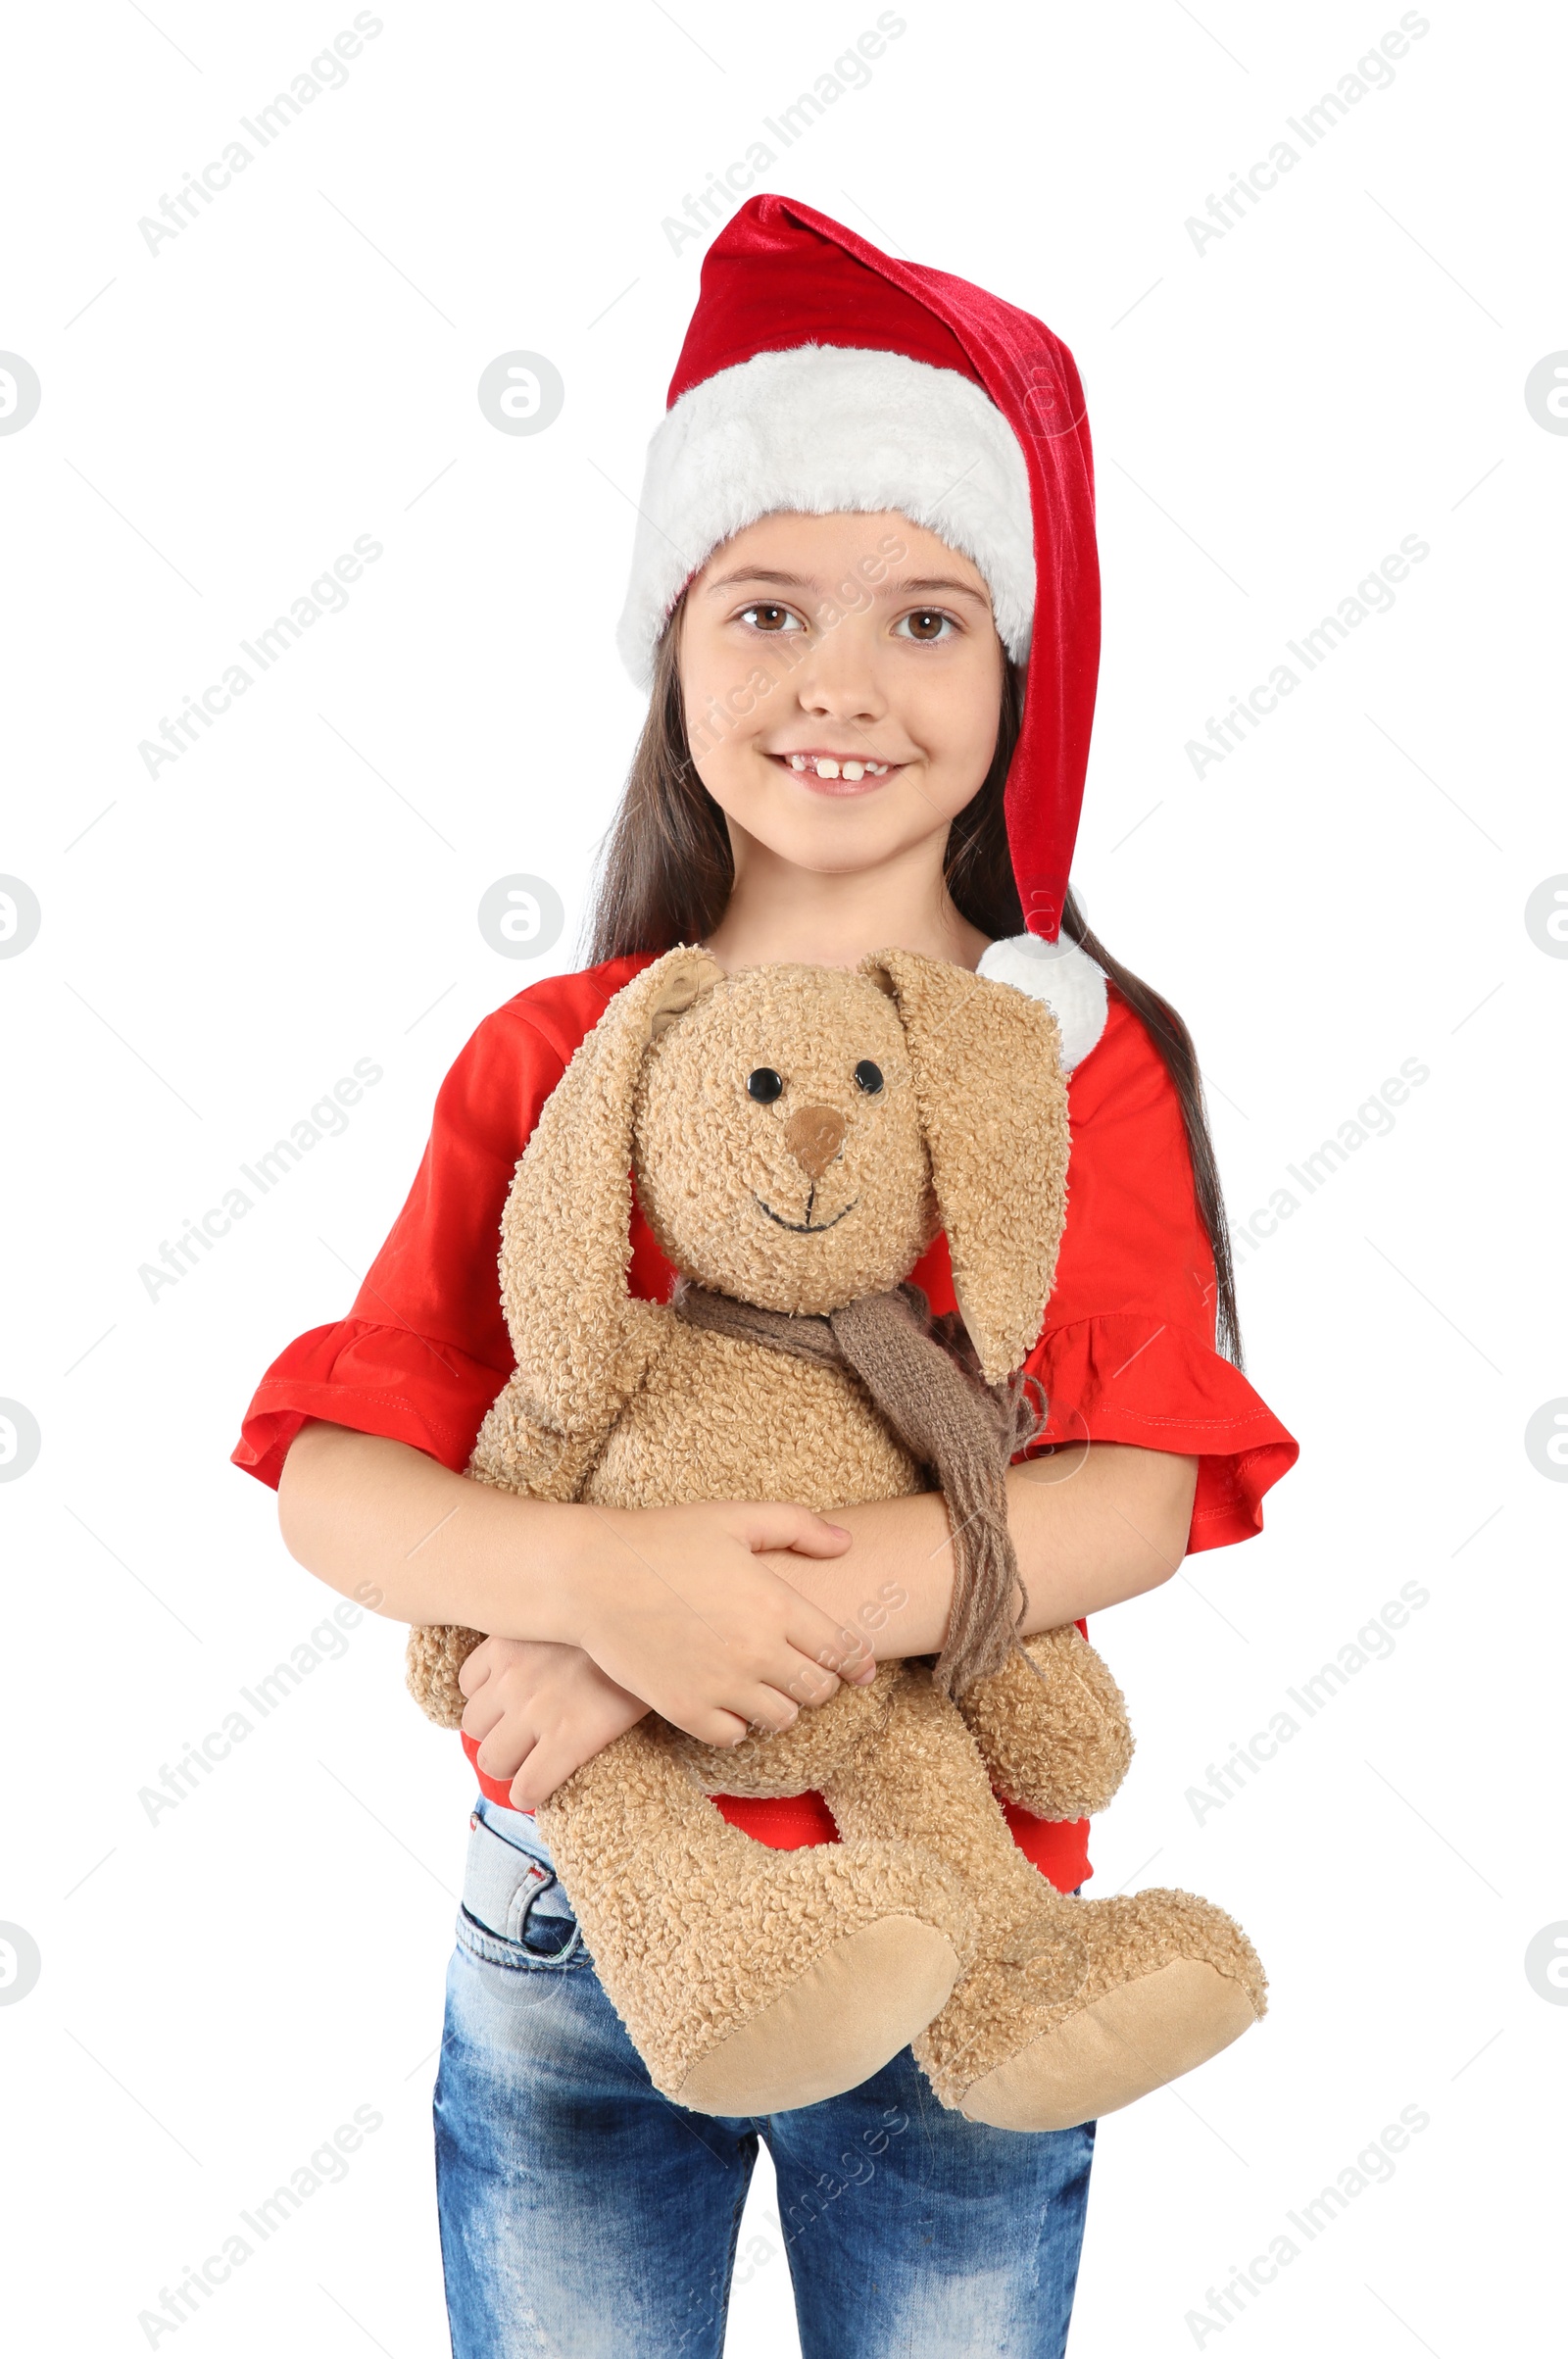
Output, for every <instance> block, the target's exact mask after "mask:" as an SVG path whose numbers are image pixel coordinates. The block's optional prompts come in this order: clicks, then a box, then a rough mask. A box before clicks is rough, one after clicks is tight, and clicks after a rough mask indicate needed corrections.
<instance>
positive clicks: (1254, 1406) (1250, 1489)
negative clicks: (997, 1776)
mask: <svg viewBox="0 0 1568 2359" xmlns="http://www.w3.org/2000/svg"><path fill="white" fill-rule="evenodd" d="M1067 1099H1068V1114H1069V1118H1070V1123H1071V1129H1072V1154H1071V1157H1070V1159H1069V1162H1068V1167H1067V1225H1066V1229H1065V1231H1064V1233H1063V1236H1062V1241H1061V1253H1060V1255H1059V1256H1058V1259H1057V1263H1056V1277H1055V1284H1054V1288H1053V1290H1052V1296H1051V1302H1050V1305H1049V1307H1048V1309H1047V1312H1046V1324H1045V1327H1044V1330H1043V1331H1042V1334H1041V1338H1040V1341H1039V1343H1038V1344H1037V1345H1036V1347H1035V1349H1034V1351H1033V1352H1031V1353H1030V1355H1029V1358H1028V1359H1027V1361H1026V1362H1025V1366H1026V1368H1027V1369H1028V1372H1029V1373H1030V1375H1032V1376H1037V1377H1039V1379H1040V1381H1041V1384H1042V1386H1043V1387H1044V1389H1045V1394H1046V1399H1047V1401H1048V1403H1049V1406H1050V1418H1049V1422H1048V1424H1047V1426H1046V1428H1045V1431H1044V1432H1043V1433H1042V1435H1041V1437H1040V1439H1039V1441H1038V1442H1037V1443H1036V1444H1035V1446H1034V1447H1035V1448H1036V1449H1037V1450H1041V1449H1045V1448H1047V1447H1048V1446H1049V1445H1050V1444H1052V1443H1058V1442H1071V1441H1075V1440H1076V1441H1090V1442H1134V1443H1138V1444H1140V1445H1141V1446H1142V1447H1143V1448H1144V1449H1146V1450H1171V1451H1174V1452H1177V1453H1179V1454H1181V1455H1184V1456H1186V1455H1191V1456H1194V1457H1196V1458H1197V1459H1198V1461H1199V1468H1198V1490H1197V1493H1196V1496H1195V1498H1194V1500H1193V1521H1192V1531H1191V1535H1190V1537H1189V1540H1188V1543H1187V1547H1188V1552H1189V1553H1190V1554H1196V1553H1197V1551H1198V1550H1199V1549H1201V1548H1224V1547H1225V1546H1226V1545H1227V1544H1228V1543H1229V1542H1231V1541H1234V1540H1250V1539H1251V1537H1252V1535H1253V1534H1254V1533H1255V1532H1260V1531H1261V1530H1262V1528H1263V1508H1262V1500H1263V1494H1264V1493H1265V1492H1266V1491H1267V1490H1268V1489H1269V1488H1270V1486H1271V1485H1272V1484H1274V1483H1277V1482H1278V1481H1279V1479H1280V1477H1281V1475H1282V1474H1285V1473H1287V1472H1288V1471H1289V1470H1290V1468H1291V1467H1292V1466H1294V1464H1295V1463H1296V1459H1297V1455H1298V1448H1299V1446H1298V1444H1297V1443H1296V1442H1295V1441H1294V1440H1293V1438H1292V1437H1291V1435H1290V1434H1289V1433H1287V1432H1286V1430H1285V1427H1284V1426H1283V1425H1282V1424H1281V1423H1280V1421H1279V1419H1278V1418H1277V1417H1276V1416H1275V1415H1274V1413H1273V1411H1272V1410H1271V1409H1270V1408H1269V1407H1268V1406H1267V1405H1266V1403H1265V1402H1264V1401H1261V1400H1260V1399H1259V1398H1258V1396H1257V1394H1256V1393H1255V1392H1254V1391H1253V1390H1252V1387H1251V1386H1250V1384H1249V1383H1248V1381H1247V1379H1246V1377H1245V1376H1243V1375H1242V1373H1241V1371H1240V1370H1239V1369H1237V1368H1235V1367H1233V1366H1232V1365H1231V1362H1230V1361H1229V1360H1227V1359H1222V1358H1221V1357H1220V1355H1219V1353H1218V1352H1216V1351H1215V1349H1214V1333H1215V1298H1214V1258H1213V1255H1212V1253H1210V1251H1209V1245H1208V1238H1207V1235H1206V1234H1205V1232H1204V1228H1203V1224H1202V1221H1201V1218H1200V1215H1199V1210H1198V1204H1197V1200H1196V1197H1195V1195H1194V1190H1193V1167H1192V1159H1191V1156H1190V1155H1189V1153H1188V1148H1187V1132H1186V1126H1185V1124H1184V1123H1183V1120H1182V1110H1181V1104H1180V1101H1179V1100H1178V1098H1177V1096H1176V1091H1175V1088H1174V1086H1173V1084H1172V1082H1171V1079H1170V1076H1169V1074H1168V1073H1167V1072H1166V1070H1165V1065H1164V1061H1163V1059H1162V1058H1161V1057H1160V1055H1159V1052H1158V1050H1157V1049H1156V1048H1155V1047H1154V1044H1153V1042H1152V1040H1151V1038H1150V1036H1149V1034H1148V1032H1147V1031H1146V1030H1145V1028H1144V1026H1143V1024H1142V1023H1141V1022H1140V1021H1139V1019H1138V1017H1137V1016H1136V1015H1135V1014H1134V1013H1133V1011H1132V1009H1131V1008H1130V1007H1128V1005H1127V1003H1126V1001H1125V1000H1123V999H1122V998H1121V996H1120V994H1119V993H1118V992H1116V991H1115V990H1114V989H1113V990H1112V991H1111V993H1110V1005H1109V1011H1108V1014H1107V1017H1106V1022H1105V1029H1104V1031H1103V1034H1102V1035H1101V1038H1100V1040H1099V1042H1098V1044H1097V1045H1096V1047H1095V1048H1094V1049H1092V1050H1091V1051H1090V1053H1089V1055H1088V1056H1087V1057H1085V1058H1084V1060H1083V1062H1082V1064H1081V1065H1079V1067H1078V1068H1077V1070H1076V1072H1075V1073H1074V1074H1073V1076H1072V1078H1071V1081H1070V1082H1069V1084H1068V1093H1067ZM913 1275H914V1276H915V1277H916V1278H917V1279H918V1280H919V1282H920V1283H921V1284H922V1285H924V1286H925V1287H926V1290H927V1292H928V1293H929V1294H930V1296H931V1302H932V1307H933V1308H934V1309H937V1310H945V1309H951V1308H952V1307H953V1306H954V1305H953V1293H952V1279H951V1275H950V1273H949V1270H948V1267H947V1250H946V1242H945V1240H942V1239H939V1240H938V1243H937V1246H936V1248H935V1249H933V1253H931V1254H930V1255H929V1256H928V1257H927V1262H925V1263H922V1264H921V1266H920V1268H919V1269H917V1270H916V1271H914V1273H913Z"/></svg>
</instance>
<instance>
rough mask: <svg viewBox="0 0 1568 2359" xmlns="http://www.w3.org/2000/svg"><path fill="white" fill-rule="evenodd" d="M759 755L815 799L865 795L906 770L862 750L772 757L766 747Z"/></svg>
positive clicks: (816, 749)
mask: <svg viewBox="0 0 1568 2359" xmlns="http://www.w3.org/2000/svg"><path fill="white" fill-rule="evenodd" d="M758 751H759V752H760V753H762V754H765V755H766V756H767V759H768V761H769V762H777V763H779V764H780V765H781V767H783V768H785V769H787V770H788V771H789V772H790V773H791V775H792V776H794V777H797V778H799V780H800V782H801V784H802V786H804V787H805V788H806V789H807V791H808V792H809V793H810V794H818V795H855V794H860V795H868V794H871V793H872V792H873V791H874V790H875V789H876V788H877V787H879V786H882V785H885V784H886V782H887V780H888V779H889V778H891V777H894V776H896V775H897V773H898V772H899V771H900V770H902V769H903V768H904V767H905V764H904V763H903V762H877V761H875V760H873V758H872V757H871V756H870V755H869V754H867V753H866V752H865V750H864V748H863V747H861V748H858V749H857V750H856V752H854V753H852V754H845V753H828V752H827V751H826V750H825V749H823V748H820V747H815V746H813V747H811V748H810V749H809V751H803V752H801V753H790V754H775V753H772V752H770V751H769V749H768V748H767V747H766V746H761V747H759V749H758Z"/></svg>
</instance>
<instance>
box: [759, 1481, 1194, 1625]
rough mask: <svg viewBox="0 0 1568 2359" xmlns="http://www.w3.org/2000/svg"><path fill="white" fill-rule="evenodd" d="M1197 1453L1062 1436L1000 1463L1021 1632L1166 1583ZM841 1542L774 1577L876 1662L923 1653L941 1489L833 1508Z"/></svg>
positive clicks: (933, 1608) (941, 1621) (940, 1538)
mask: <svg viewBox="0 0 1568 2359" xmlns="http://www.w3.org/2000/svg"><path fill="white" fill-rule="evenodd" d="M1197 1484H1198V1460H1197V1458H1196V1457H1181V1456H1176V1455H1173V1454H1170V1453H1167V1452H1166V1451H1164V1450H1145V1449H1143V1448H1141V1447H1136V1448H1135V1447H1134V1446H1132V1445H1130V1444H1127V1443H1120V1442H1087V1443H1074V1444H1071V1445H1069V1446H1067V1447H1065V1448H1063V1449H1059V1450H1054V1451H1053V1452H1051V1453H1049V1454H1047V1455H1046V1456H1044V1457H1038V1458H1032V1459H1030V1460H1029V1461H1027V1462H1026V1463H1025V1464H1024V1465H1021V1466H1014V1467H1012V1468H1011V1469H1010V1470H1009V1472H1008V1475H1007V1520H1008V1524H1009V1526H1010V1528H1011V1531H1012V1539H1013V1546H1014V1548H1016V1550H1017V1555H1018V1572H1019V1577H1020V1579H1021V1580H1022V1582H1023V1586H1024V1590H1025V1593H1026V1596H1027V1599H1028V1603H1027V1607H1026V1610H1025V1613H1024V1617H1023V1621H1022V1623H1021V1625H1020V1628H1021V1630H1022V1634H1023V1636H1024V1637H1025V1638H1029V1637H1032V1636H1033V1635H1034V1633H1035V1632H1036V1631H1039V1630H1055V1629H1059V1628H1060V1626H1061V1625H1062V1623H1064V1622H1076V1621H1078V1620H1080V1619H1081V1618H1082V1617H1083V1616H1084V1615H1086V1614H1091V1613H1098V1612H1099V1611H1100V1610H1101V1609H1102V1608H1103V1607H1104V1606H1107V1605H1119V1604H1121V1603H1122V1601H1123V1600H1124V1599H1125V1598H1128V1597H1141V1596H1142V1595H1143V1594H1144V1592H1145V1591H1146V1590H1151V1589H1157V1588H1158V1586H1159V1584H1160V1583H1161V1582H1162V1581H1168V1580H1169V1578H1170V1576H1171V1575H1172V1573H1174V1572H1175V1571H1176V1570H1177V1568H1178V1567H1179V1565H1180V1564H1181V1561H1182V1558H1183V1557H1184V1556H1185V1554H1186V1553H1187V1535H1188V1529H1189V1526H1190V1524H1191V1521H1192V1512H1193V1497H1194V1493H1195V1491H1196V1489H1197ZM833 1520H834V1522H835V1523H836V1524H839V1525H842V1526H843V1528H844V1529H845V1530H846V1531H847V1532H848V1533H849V1534H850V1536H851V1540H852V1542H853V1544H854V1545H853V1546H852V1547H851V1548H850V1549H849V1550H848V1551H847V1553H845V1554H842V1555H840V1556H838V1557H836V1558H834V1559H831V1560H828V1561H823V1562H817V1563H809V1562H807V1561H806V1560H805V1559H804V1558H801V1557H794V1558H791V1559H790V1560H789V1561H788V1562H787V1564H785V1565H784V1567H783V1568H782V1569H783V1571H784V1577H785V1579H786V1580H787V1581H789V1582H790V1584H791V1586H792V1587H794V1588H796V1589H799V1590H800V1591H801V1593H802V1595H803V1596H805V1597H809V1598H810V1599H811V1600H812V1601H813V1602H814V1603H816V1604H818V1605H820V1606H822V1607H823V1608H824V1609H825V1611H826V1612H827V1613H829V1614H830V1615H831V1616H832V1617H833V1619H834V1620H835V1622H837V1623H838V1624H839V1625H840V1626H841V1627H842V1628H845V1629H848V1630H853V1631H856V1632H858V1633H860V1634H863V1636H864V1638H865V1642H866V1645H867V1646H869V1647H870V1649H871V1651H872V1652H873V1654H875V1655H877V1656H878V1657H881V1658H886V1657H889V1656H895V1655H906V1654H935V1653H936V1652H938V1650H939V1649H940V1648H941V1646H942V1644H943V1640H944V1638H945V1637H946V1634H947V1626H948V1613H949V1609H950V1607H951V1605H952V1601H953V1546H952V1528H951V1526H950V1524H949V1520H948V1510H947V1506H946V1504H945V1502H944V1500H943V1499H942V1498H941V1495H940V1494H939V1493H937V1492H934V1491H923V1492H917V1493H915V1494H914V1495H913V1496H912V1497H910V1498H907V1499H878V1500H876V1501H874V1502H872V1503H871V1504H869V1505H866V1506H859V1507H836V1508H835V1509H834V1510H833Z"/></svg>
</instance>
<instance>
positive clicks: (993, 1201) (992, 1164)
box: [860, 950, 1068, 1384]
mask: <svg viewBox="0 0 1568 2359" xmlns="http://www.w3.org/2000/svg"><path fill="white" fill-rule="evenodd" d="M860 972H861V973H862V974H866V975H869V977H870V978H871V980H872V981H873V982H874V983H880V984H881V986H882V988H883V989H884V990H885V991H888V992H889V993H890V995H891V997H892V998H893V1000H894V1002H895V1004H896V1006H897V1007H898V1011H899V1018H900V1021H901V1022H902V1024H903V1026H904V1031H905V1037H906V1039H907V1043H908V1048H909V1057H910V1061H911V1063H912V1064H913V1067H914V1089H915V1100H916V1104H917V1105H918V1107H919V1112H920V1127H921V1129H922V1130H923V1132H924V1133H925V1144H926V1152H927V1154H928V1155H930V1158H931V1179H932V1184H933V1186H934V1188H935V1190H936V1197H937V1204H938V1206H939V1208H940V1210H941V1214H942V1225H943V1227H944V1228H945V1229H946V1231H947V1236H948V1246H949V1250H950V1252H951V1254H952V1258H953V1285H954V1292H955V1294H956V1297H957V1302H958V1309H959V1311H960V1313H961V1315H962V1318H963V1323H964V1325H965V1327H966V1328H967V1329H968V1331H969V1339H970V1341H971V1343H972V1344H973V1345H974V1348H975V1350H976V1352H978V1353H979V1356H980V1364H981V1367H982V1368H983V1370H984V1372H985V1375H986V1378H987V1380H988V1382H990V1383H992V1384H997V1383H1000V1382H1001V1380H1002V1379H1003V1378H1004V1377H1005V1376H1008V1375H1010V1374H1011V1372H1012V1370H1013V1369H1014V1368H1016V1367H1018V1366H1019V1365H1020V1363H1021V1362H1022V1361H1023V1360H1024V1359H1025V1357H1026V1356H1027V1355H1028V1353H1029V1352H1031V1351H1032V1350H1033V1348H1034V1345H1035V1343H1036V1342H1037V1340H1038V1338H1039V1335H1040V1328H1041V1324H1042V1321H1043V1319H1044V1317H1045V1308H1046V1300H1047V1297H1048V1296H1049V1294H1050V1292H1051V1281H1052V1278H1053V1276H1054V1272H1055V1267H1056V1249H1057V1246H1058V1245H1059V1244H1060V1242H1061V1230H1062V1223H1063V1221H1064V1219H1065V1217H1066V1204H1067V1149H1068V1134H1067V1093H1066V1088H1065V1085H1064V1084H1063V1081H1062V1078H1061V1063H1060V1044H1059V1037H1058V1034H1057V1030H1056V1021H1055V1018H1054V1016H1053V1014H1052V1012H1051V1010H1050V1008H1049V1007H1046V1006H1044V1004H1043V1003H1042V1002H1040V1001H1039V1000H1031V999H1026V998H1025V997H1024V994H1023V993H1022V992H1021V991H1015V990H1014V989H1013V987H1012V986H1011V984H1010V983H992V982H988V981H984V980H982V978H981V977H980V976H978V975H973V974H970V972H969V971H968V969H967V968H966V967H962V966H954V965H951V964H949V963H948V962H947V961H946V960H944V959H938V958H920V957H918V956H917V955H916V954H915V953H914V952H913V951H902V950H887V951H877V952H875V953H873V955H872V956H871V957H870V958H866V959H863V960H862V961H861V966H860Z"/></svg>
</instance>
